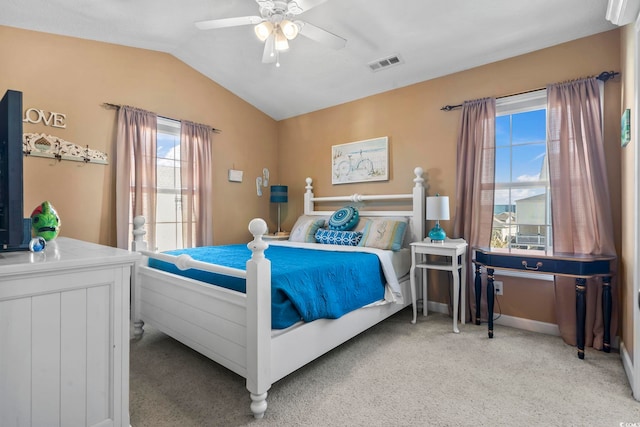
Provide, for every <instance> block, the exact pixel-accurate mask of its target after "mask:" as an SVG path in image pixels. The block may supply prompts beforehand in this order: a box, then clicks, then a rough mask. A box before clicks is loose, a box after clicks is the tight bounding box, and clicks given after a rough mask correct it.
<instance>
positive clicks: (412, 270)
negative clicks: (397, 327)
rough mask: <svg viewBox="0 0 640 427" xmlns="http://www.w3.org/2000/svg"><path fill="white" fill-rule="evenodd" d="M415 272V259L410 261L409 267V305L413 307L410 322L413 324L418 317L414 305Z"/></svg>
mask: <svg viewBox="0 0 640 427" xmlns="http://www.w3.org/2000/svg"><path fill="white" fill-rule="evenodd" d="M415 273H416V266H415V261H414V262H413V263H412V265H411V268H410V269H409V283H410V285H409V286H411V306H412V309H413V319H412V320H411V323H413V324H414V325H415V323H416V318H417V317H418V308H417V307H416V277H415Z"/></svg>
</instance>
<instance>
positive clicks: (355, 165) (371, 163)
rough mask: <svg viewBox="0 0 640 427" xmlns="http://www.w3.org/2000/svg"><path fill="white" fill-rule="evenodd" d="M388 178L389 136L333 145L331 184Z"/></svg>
mask: <svg viewBox="0 0 640 427" xmlns="http://www.w3.org/2000/svg"><path fill="white" fill-rule="evenodd" d="M388 179H389V138H388V137H386V136H383V137H378V138H372V139H365V140H362V141H356V142H349V143H346V144H339V145H333V146H332V147H331V184H334V185H335V184H351V183H356V182H370V181H387V180H388Z"/></svg>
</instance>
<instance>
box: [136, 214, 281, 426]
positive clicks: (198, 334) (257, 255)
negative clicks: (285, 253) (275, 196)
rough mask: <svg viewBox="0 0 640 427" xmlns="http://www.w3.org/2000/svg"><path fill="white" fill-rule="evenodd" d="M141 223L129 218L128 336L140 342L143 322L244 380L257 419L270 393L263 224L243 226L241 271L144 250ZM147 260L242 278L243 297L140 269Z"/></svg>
mask: <svg viewBox="0 0 640 427" xmlns="http://www.w3.org/2000/svg"><path fill="white" fill-rule="evenodd" d="M143 226H144V218H142V217H136V218H135V219H134V243H133V250H136V251H138V252H140V253H142V254H143V255H144V256H145V258H144V260H143V261H142V262H141V263H139V264H137V265H136V266H135V267H134V274H133V286H132V289H131V293H132V295H131V297H132V304H131V321H132V324H133V334H134V336H135V337H141V336H142V334H143V325H144V323H145V322H148V323H149V324H150V325H152V326H154V327H155V328H157V329H159V330H160V331H162V332H163V333H166V334H167V335H169V336H171V337H172V338H174V339H176V340H178V341H180V342H182V343H183V344H185V345H187V346H189V347H191V348H193V349H194V350H196V351H198V352H200V353H202V354H204V355H205V356H207V357H209V358H210V359H212V360H213V361H215V362H217V363H220V364H221V365H223V366H225V367H227V368H228V369H230V370H232V371H234V372H236V373H237V374H239V375H241V376H243V377H244V378H246V381H247V390H249V392H250V395H251V405H250V408H251V412H252V413H253V415H254V417H255V418H262V417H263V416H264V413H265V411H266V409H267V401H266V398H267V391H268V390H269V389H270V388H271V262H270V261H269V260H268V259H267V258H266V257H265V255H264V251H265V250H266V249H267V248H268V246H269V245H268V244H267V243H266V242H265V241H264V240H263V239H262V236H263V235H264V234H265V233H266V232H267V224H266V222H265V221H264V220H262V219H259V218H256V219H253V220H252V221H251V222H250V223H249V231H250V232H251V234H253V236H254V239H253V240H252V241H251V242H249V243H248V244H247V247H248V248H249V249H250V250H251V252H252V255H251V258H250V259H249V260H248V261H247V264H246V271H243V270H237V269H231V268H228V267H223V266H219V265H213V264H208V263H202V262H199V261H195V260H193V259H192V258H191V257H189V256H188V255H180V256H178V257H173V256H170V255H165V254H157V253H153V252H149V251H147V250H146V249H147V246H146V243H145V242H144V235H145V231H144V229H143ZM149 257H153V258H159V259H162V260H163V261H168V262H172V263H174V264H175V265H176V266H177V267H178V268H180V269H182V270H185V269H188V268H198V269H200V270H205V271H212V272H214V273H221V274H227V275H232V276H236V277H241V278H245V279H246V287H247V289H246V294H242V293H239V292H235V291H231V290H228V289H225V288H219V287H216V286H211V285H206V284H203V283H200V282H198V281H196V280H192V279H188V278H182V277H180V276H176V275H172V274H169V273H164V272H161V271H158V270H155V269H153V268H149V267H147V266H146V262H147V260H148V258H149Z"/></svg>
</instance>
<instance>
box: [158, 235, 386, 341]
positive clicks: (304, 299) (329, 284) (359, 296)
mask: <svg viewBox="0 0 640 427" xmlns="http://www.w3.org/2000/svg"><path fill="white" fill-rule="evenodd" d="M165 253H167V254H171V255H180V254H183V253H186V254H189V255H190V256H191V257H192V258H193V259H195V260H197V261H203V262H210V263H214V264H219V265H223V266H226V267H233V268H237V269H240V270H246V263H247V260H248V259H249V258H250V257H251V251H250V250H249V249H248V248H247V246H246V245H226V246H207V247H201V248H191V249H180V250H174V251H167V252H165ZM265 255H266V257H267V258H268V259H269V260H270V261H271V304H272V310H271V327H272V328H273V329H284V328H287V327H289V326H291V325H293V324H294V323H296V322H298V321H300V320H304V321H305V322H311V321H313V320H316V319H320V318H329V319H336V318H338V317H340V316H342V315H344V314H346V313H348V312H350V311H352V310H355V309H358V308H360V307H362V306H364V305H367V304H370V303H372V302H374V301H378V300H380V299H382V298H383V297H384V284H385V279H384V274H383V272H382V268H381V266H380V261H379V259H378V256H377V255H375V254H371V253H364V252H332V251H323V250H313V249H304V248H292V247H283V246H270V247H269V248H268V249H267V250H266V252H265ZM149 266H150V267H154V268H158V269H161V270H164V271H167V272H170V273H174V274H179V275H181V276H186V277H190V278H192V279H196V280H200V281H203V282H207V283H211V284H215V285H218V286H224V287H226V288H228V289H233V290H236V291H239V292H243V293H244V292H246V282H245V280H244V279H238V278H234V277H229V276H225V275H221V274H215V273H210V272H206V271H201V270H193V269H190V270H185V271H181V270H179V269H178V268H177V267H176V266H175V265H173V264H170V263H167V262H164V261H158V260H155V259H149Z"/></svg>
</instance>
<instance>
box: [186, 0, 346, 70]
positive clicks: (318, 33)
mask: <svg viewBox="0 0 640 427" xmlns="http://www.w3.org/2000/svg"><path fill="white" fill-rule="evenodd" d="M325 1H327V0H280V1H278V0H273V1H272V0H256V3H258V7H259V8H260V16H239V17H236V18H223V19H212V20H208V21H200V22H196V23H195V25H196V27H197V28H199V29H201V30H212V29H218V28H226V27H236V26H241V25H254V31H255V33H256V36H257V37H258V39H260V41H263V42H264V52H263V54H262V62H265V63H271V62H275V63H276V66H277V67H279V66H280V52H282V51H286V50H288V49H289V40H293V39H295V38H296V36H297V35H298V34H301V35H303V36H305V37H307V38H309V39H311V40H314V41H317V42H319V43H323V44H325V45H327V46H329V47H331V48H333V49H341V48H343V47H344V46H345V44H346V43H347V41H346V40H345V39H343V38H342V37H339V36H337V35H335V34H333V33H330V32H329V31H327V30H324V29H322V28H320V27H316V26H315V25H312V24H309V23H308V22H304V21H300V20H297V19H295V18H296V17H297V16H298V15H300V14H301V13H303V12H306V11H307V10H310V9H312V8H314V7H316V6H318V5H320V4H322V3H324V2H325Z"/></svg>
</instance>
